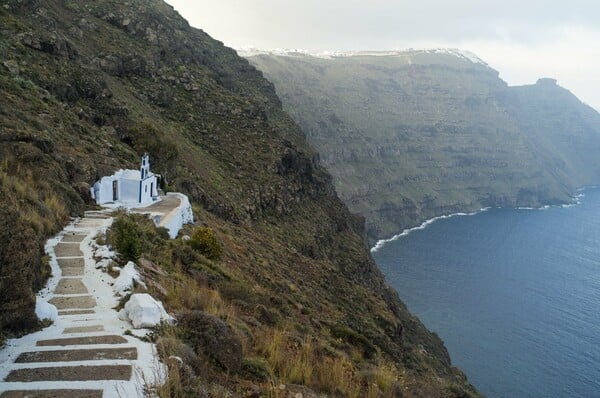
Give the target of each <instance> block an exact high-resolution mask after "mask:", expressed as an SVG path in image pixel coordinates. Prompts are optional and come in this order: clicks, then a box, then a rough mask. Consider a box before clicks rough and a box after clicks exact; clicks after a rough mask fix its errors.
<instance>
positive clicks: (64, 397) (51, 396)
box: [0, 389, 103, 398]
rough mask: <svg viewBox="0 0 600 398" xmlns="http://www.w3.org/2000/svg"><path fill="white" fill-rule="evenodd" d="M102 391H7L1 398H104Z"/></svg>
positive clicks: (0, 395)
mask: <svg viewBox="0 0 600 398" xmlns="http://www.w3.org/2000/svg"><path fill="white" fill-rule="evenodd" d="M102 392H103V391H102V390H75V389H72V390H66V389H62V390H15V391H5V392H3V393H1V394H0V398H102Z"/></svg>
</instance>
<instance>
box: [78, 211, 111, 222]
mask: <svg viewBox="0 0 600 398" xmlns="http://www.w3.org/2000/svg"><path fill="white" fill-rule="evenodd" d="M110 217H111V215H110V214H106V213H87V212H86V213H85V218H84V220H86V219H90V218H91V219H92V220H106V219H108V218H110Z"/></svg>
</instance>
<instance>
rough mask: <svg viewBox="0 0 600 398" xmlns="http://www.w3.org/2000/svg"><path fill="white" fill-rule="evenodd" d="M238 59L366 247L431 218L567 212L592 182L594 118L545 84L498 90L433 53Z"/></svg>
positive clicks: (483, 75) (489, 76)
mask: <svg viewBox="0 0 600 398" xmlns="http://www.w3.org/2000/svg"><path fill="white" fill-rule="evenodd" d="M248 59H249V60H250V62H251V63H252V64H254V65H256V66H257V67H258V68H259V69H261V70H262V71H263V72H264V73H265V76H266V77H267V78H268V79H269V80H271V81H272V82H273V83H274V84H275V86H276V89H277V91H278V93H279V95H280V97H281V98H282V101H283V104H284V108H285V109H286V110H287V111H288V112H289V113H290V115H291V116H292V117H293V118H294V119H295V120H296V121H297V122H298V123H299V124H300V125H301V126H302V128H303V130H304V131H306V133H307V138H308V140H309V141H310V142H311V143H312V144H313V145H314V146H315V147H316V148H319V151H320V153H321V159H322V160H323V163H324V165H325V166H327V168H328V169H329V170H330V171H331V173H332V175H333V176H334V181H335V186H336V189H337V191H338V193H339V194H340V196H341V197H342V198H343V199H344V200H345V202H346V203H347V204H348V206H349V207H350V209H351V210H352V211H354V212H356V213H359V214H362V215H364V216H365V217H366V219H367V227H368V234H369V237H370V238H371V240H372V241H374V240H376V239H380V238H385V237H389V236H391V235H393V234H395V233H398V232H400V231H401V230H402V229H404V228H407V227H411V226H414V225H417V224H418V223H420V222H421V221H423V220H425V219H428V218H431V217H434V216H438V215H442V214H447V213H452V212H458V211H473V210H477V209H480V208H482V207H486V206H539V205H541V204H546V203H549V204H552V203H559V202H564V201H568V200H569V196H570V195H572V194H573V191H574V189H575V188H576V187H578V186H581V185H586V184H593V183H597V182H598V181H600V169H599V167H600V161H599V159H598V157H597V156H596V154H597V153H598V149H600V147H599V146H600V116H599V115H598V113H597V112H595V111H594V110H593V109H591V108H589V107H588V106H586V105H584V104H582V103H581V102H580V101H579V100H578V99H577V98H575V97H574V96H573V95H572V94H571V93H569V92H568V91H567V90H565V89H563V88H561V87H559V86H557V85H556V84H555V82H554V81H552V80H551V79H542V80H540V81H539V82H538V83H537V84H535V85H532V86H523V87H508V86H507V85H506V83H505V82H503V81H502V80H501V79H500V78H499V77H498V73H497V72H496V71H495V70H493V69H491V68H489V67H488V66H487V65H485V64H483V63H481V62H477V61H476V60H472V58H468V57H464V56H462V55H461V54H459V53H452V52H440V51H413V52H402V53H391V54H386V55H373V54H371V55H360V54H355V55H353V56H338V57H330V58H317V57H312V56H307V55H300V54H295V55H293V56H276V55H272V54H262V55H255V56H251V57H249V58H248Z"/></svg>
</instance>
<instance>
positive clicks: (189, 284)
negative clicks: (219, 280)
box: [162, 273, 237, 321]
mask: <svg viewBox="0 0 600 398" xmlns="http://www.w3.org/2000/svg"><path fill="white" fill-rule="evenodd" d="M162 283H163V285H164V286H166V287H167V291H168V295H167V298H166V304H167V306H168V307H169V308H170V309H171V310H182V309H189V310H202V311H204V312H207V313H209V314H211V315H215V316H218V317H220V318H222V319H225V320H226V321H227V320H233V319H235V317H236V315H237V311H236V309H235V307H234V306H233V305H231V304H229V303H227V302H225V301H224V300H223V299H222V298H221V294H220V293H219V291H218V290H215V289H211V288H209V287H206V286H203V285H200V284H198V283H197V282H196V281H194V280H193V279H192V278H190V277H189V276H187V275H185V274H182V273H176V274H172V275H169V277H168V278H164V279H163V281H162Z"/></svg>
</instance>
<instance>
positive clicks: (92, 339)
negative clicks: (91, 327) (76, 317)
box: [35, 334, 127, 347]
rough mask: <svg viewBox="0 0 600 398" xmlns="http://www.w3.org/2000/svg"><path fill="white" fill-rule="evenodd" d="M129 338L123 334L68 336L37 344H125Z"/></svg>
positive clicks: (41, 345) (44, 345)
mask: <svg viewBox="0 0 600 398" xmlns="http://www.w3.org/2000/svg"><path fill="white" fill-rule="evenodd" d="M125 343H127V340H126V339H125V338H124V337H123V336H117V335H114V334H113V335H105V336H85V337H67V338H61V339H51V340H39V341H38V342H37V343H36V344H35V345H37V346H38V347H47V346H70V345H90V344H125Z"/></svg>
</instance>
